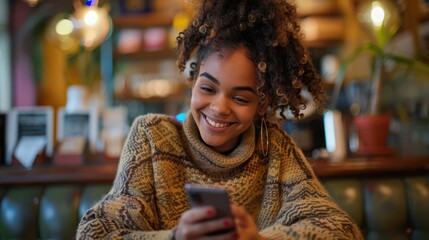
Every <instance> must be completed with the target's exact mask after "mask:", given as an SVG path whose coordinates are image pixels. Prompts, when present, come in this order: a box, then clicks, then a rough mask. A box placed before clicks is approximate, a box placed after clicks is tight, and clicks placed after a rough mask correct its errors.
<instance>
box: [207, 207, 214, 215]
mask: <svg viewBox="0 0 429 240" xmlns="http://www.w3.org/2000/svg"><path fill="white" fill-rule="evenodd" d="M213 214H214V211H213V209H211V208H210V209H207V215H209V216H212V215H213Z"/></svg>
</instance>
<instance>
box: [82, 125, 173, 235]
mask: <svg viewBox="0 0 429 240" xmlns="http://www.w3.org/2000/svg"><path fill="white" fill-rule="evenodd" d="M158 225H159V223H158V216H157V211H156V204H155V191H154V182H153V169H152V161H151V150H150V143H149V140H148V139H147V137H146V135H145V124H144V117H140V118H138V119H136V120H135V121H134V123H133V126H132V128H131V130H130V134H129V135H128V138H127V140H126V143H125V145H124V148H123V151H122V154H121V159H120V163H119V167H118V172H117V176H116V179H115V181H114V184H113V187H112V189H111V190H110V192H109V193H108V194H107V195H106V196H105V197H104V198H103V200H102V201H100V202H99V203H97V204H96V205H95V206H94V207H92V208H91V209H89V210H88V211H87V212H86V213H85V215H84V217H83V218H82V220H81V221H80V223H79V226H78V231H77V239H105V238H109V239H121V238H137V237H138V238H139V239H154V238H156V239H168V238H171V237H172V232H171V231H170V230H165V231H157V229H159V228H158V227H159V226H158Z"/></svg>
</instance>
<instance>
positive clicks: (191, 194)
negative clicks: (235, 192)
mask: <svg viewBox="0 0 429 240" xmlns="http://www.w3.org/2000/svg"><path fill="white" fill-rule="evenodd" d="M185 190H186V194H187V197H188V200H189V203H190V204H191V207H206V206H212V207H214V208H216V217H215V218H225V217H230V218H232V213H231V206H230V202H229V197H228V193H227V191H226V190H225V189H223V188H213V187H205V186H200V185H195V184H185ZM234 229H235V228H234V227H232V228H230V229H225V230H222V231H217V232H215V233H213V234H210V235H217V234H222V233H227V232H229V231H232V230H234Z"/></svg>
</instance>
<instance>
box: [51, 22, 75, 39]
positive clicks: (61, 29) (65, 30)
mask: <svg viewBox="0 0 429 240" xmlns="http://www.w3.org/2000/svg"><path fill="white" fill-rule="evenodd" d="M73 28H74V27H73V23H72V21H70V20H69V19H61V20H60V21H58V23H57V25H56V26H55V32H56V33H58V34H59V35H63V36H65V35H69V34H71V33H72V32H73Z"/></svg>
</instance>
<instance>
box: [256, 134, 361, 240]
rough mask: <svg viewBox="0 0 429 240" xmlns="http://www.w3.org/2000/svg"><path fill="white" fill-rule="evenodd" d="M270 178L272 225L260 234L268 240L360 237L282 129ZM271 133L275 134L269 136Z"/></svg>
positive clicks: (355, 227) (355, 226)
mask: <svg viewBox="0 0 429 240" xmlns="http://www.w3.org/2000/svg"><path fill="white" fill-rule="evenodd" d="M280 135H282V136H279V135H277V137H278V139H277V141H276V143H273V144H277V145H276V147H278V149H281V150H282V151H281V153H279V155H278V157H279V159H278V161H280V162H278V164H277V166H280V168H279V169H277V170H276V171H273V172H275V174H271V176H274V177H273V178H272V179H276V180H273V181H274V182H273V184H274V185H277V186H276V187H274V188H275V189H276V190H274V192H276V194H277V193H278V199H277V201H276V202H277V203H278V208H277V209H278V211H276V212H275V213H274V214H277V215H276V218H275V220H274V222H275V223H274V224H273V225H271V226H269V227H267V228H265V229H263V230H262V231H261V234H262V235H263V236H264V237H266V238H268V239H285V238H288V239H291V238H292V239H313V238H314V239H362V234H361V232H360V229H359V228H358V226H357V225H356V223H355V222H354V221H353V220H352V219H351V218H350V217H349V216H348V215H347V214H346V213H345V212H344V211H342V210H341V209H340V208H339V207H338V206H337V204H336V203H335V202H334V201H333V200H332V199H331V197H330V196H329V195H328V193H327V192H326V190H325V189H324V187H323V185H322V184H321V183H320V182H319V180H318V179H317V177H316V176H315V174H314V172H313V170H312V168H311V167H310V165H309V163H308V161H307V159H306V158H305V157H304V154H303V153H302V151H301V150H300V149H299V148H298V147H297V146H296V144H295V143H294V142H293V140H292V139H290V138H289V137H288V136H286V135H285V134H284V133H283V132H282V133H280ZM273 136H275V134H274V135H273Z"/></svg>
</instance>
